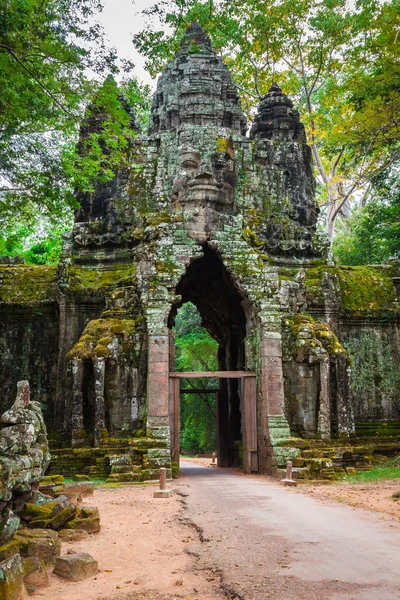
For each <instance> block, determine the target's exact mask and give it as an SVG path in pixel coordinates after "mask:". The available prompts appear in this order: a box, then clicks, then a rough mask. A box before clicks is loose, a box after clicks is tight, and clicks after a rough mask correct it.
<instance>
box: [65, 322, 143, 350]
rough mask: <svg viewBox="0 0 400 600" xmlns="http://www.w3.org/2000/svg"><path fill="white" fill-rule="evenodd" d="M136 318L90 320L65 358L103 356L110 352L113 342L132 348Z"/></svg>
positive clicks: (136, 325) (136, 323)
mask: <svg viewBox="0 0 400 600" xmlns="http://www.w3.org/2000/svg"><path fill="white" fill-rule="evenodd" d="M138 324H139V323H138V320H133V319H123V320H122V319H113V318H108V319H96V320H94V321H90V322H89V323H88V325H87V326H86V328H85V329H84V331H83V333H82V335H81V337H80V339H79V341H78V342H77V343H76V344H75V346H74V347H73V348H72V350H70V351H69V352H68V354H67V360H71V359H73V358H82V359H88V358H105V357H107V356H110V355H111V353H112V350H113V348H112V345H113V343H114V342H115V343H116V344H117V345H120V346H122V345H123V344H124V345H125V346H124V349H125V350H126V349H129V348H130V347H132V349H133V348H134V343H135V340H134V339H132V338H133V336H134V335H135V334H136V332H137V328H138Z"/></svg>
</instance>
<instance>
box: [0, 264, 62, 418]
mask: <svg viewBox="0 0 400 600" xmlns="http://www.w3.org/2000/svg"><path fill="white" fill-rule="evenodd" d="M56 277H57V267H53V266H43V267H41V266H38V267H36V266H22V265H19V266H3V265H2V266H0V356H1V360H0V381H1V388H2V393H1V397H0V412H4V411H5V410H7V409H9V408H10V406H11V404H12V402H13V398H14V390H15V387H16V384H17V381H20V380H21V379H29V380H30V381H31V387H32V395H33V398H34V399H35V400H40V402H41V405H42V409H43V413H44V414H45V415H46V420H47V421H48V422H49V423H50V424H51V423H52V419H53V409H54V398H55V393H56V376H57V358H58V342H59V315H58V308H57V303H56V289H55V282H56Z"/></svg>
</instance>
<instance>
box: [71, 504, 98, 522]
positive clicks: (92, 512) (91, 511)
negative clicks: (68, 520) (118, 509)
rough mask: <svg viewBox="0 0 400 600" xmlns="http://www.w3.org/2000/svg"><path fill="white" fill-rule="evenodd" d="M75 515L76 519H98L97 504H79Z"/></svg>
mask: <svg viewBox="0 0 400 600" xmlns="http://www.w3.org/2000/svg"><path fill="white" fill-rule="evenodd" d="M76 516H77V518H78V519H91V518H95V519H100V513H99V509H98V508H97V506H87V505H84V504H82V505H81V506H79V508H78V509H77V515H76Z"/></svg>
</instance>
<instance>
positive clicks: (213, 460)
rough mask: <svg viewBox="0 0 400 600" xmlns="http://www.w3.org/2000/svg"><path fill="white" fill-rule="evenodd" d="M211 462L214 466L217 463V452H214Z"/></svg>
mask: <svg viewBox="0 0 400 600" xmlns="http://www.w3.org/2000/svg"><path fill="white" fill-rule="evenodd" d="M211 464H212V465H213V466H214V467H215V466H216V465H217V462H216V460H215V452H213V455H212V461H211Z"/></svg>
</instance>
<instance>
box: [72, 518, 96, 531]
mask: <svg viewBox="0 0 400 600" xmlns="http://www.w3.org/2000/svg"><path fill="white" fill-rule="evenodd" d="M67 529H84V530H85V531H87V532H88V533H97V532H98V531H100V519H99V518H96V517H85V518H79V519H74V520H73V521H70V522H69V523H68V525H67Z"/></svg>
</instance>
